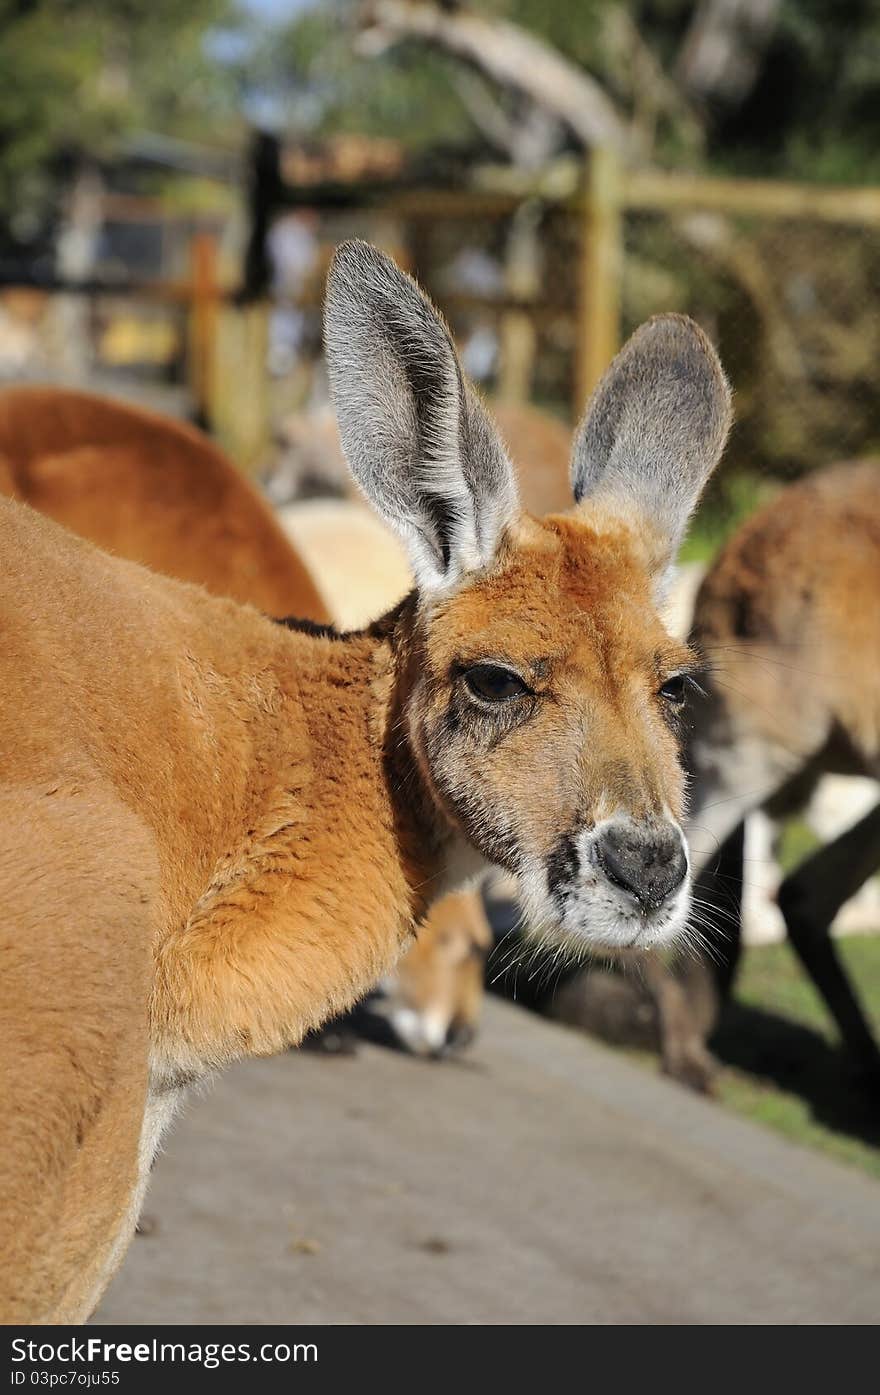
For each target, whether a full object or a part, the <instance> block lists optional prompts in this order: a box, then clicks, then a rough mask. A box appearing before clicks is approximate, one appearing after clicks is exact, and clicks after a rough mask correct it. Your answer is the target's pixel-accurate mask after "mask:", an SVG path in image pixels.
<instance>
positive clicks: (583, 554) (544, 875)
mask: <svg viewBox="0 0 880 1395" xmlns="http://www.w3.org/2000/svg"><path fill="white" fill-rule="evenodd" d="M326 341H327V348H328V361H329V366H330V374H331V382H332V384H333V388H334V394H335V399H336V405H337V410H338V413H339V422H340V434H341V438H342V442H343V446H344V448H345V451H346V455H347V457H348V460H349V463H350V465H351V467H352V470H353V471H354V473H355V475H356V477H357V478H358V480H359V482H360V484H361V486H362V487H363V489H364V490H365V492H366V493H367V494H368V495H369V497H370V498H371V499H372V501H373V503H374V504H375V505H376V506H377V508H378V509H379V511H380V512H381V513H382V514H383V515H384V516H385V517H386V518H387V520H388V521H389V522H390V523H391V524H392V526H394V527H395V528H396V529H397V531H398V532H399V533H400V535H401V536H402V537H403V539H404V541H405V543H406V544H407V547H408V551H409V556H410V561H411V564H412V567H413V571H414V574H415V577H416V582H417V597H416V605H415V607H414V610H413V615H414V619H413V621H412V625H413V634H412V636H411V655H412V661H411V663H410V677H409V680H408V681H409V691H408V693H407V694H406V697H405V703H404V725H405V727H406V730H407V732H408V736H409V740H410V744H411V746H412V749H413V751H414V752H415V755H416V758H417V760H418V762H419V765H420V767H421V770H422V774H423V777H424V780H425V783H426V785H427V786H428V788H429V790H430V791H431V793H432V795H433V797H434V800H435V802H436V804H437V806H438V810H439V811H442V813H443V814H444V815H445V816H446V818H447V819H448V820H450V821H451V822H452V823H453V825H454V826H456V827H457V828H458V829H459V830H460V831H461V832H462V833H463V834H464V835H465V837H466V838H467V839H468V841H469V842H470V843H471V844H472V845H473V846H474V847H475V848H476V849H477V850H478V851H479V852H481V853H482V854H483V855H484V856H485V857H486V858H488V859H489V860H490V861H492V862H495V863H498V864H500V865H501V866H503V867H506V868H507V869H508V870H510V871H511V872H513V873H515V875H516V876H517V877H518V879H519V882H520V887H521V890H522V893H523V897H524V900H525V902H526V907H527V910H528V912H529V915H530V917H531V920H532V922H533V925H535V924H536V925H537V926H538V927H539V928H544V929H549V930H552V931H553V933H555V934H556V935H561V936H562V937H563V938H564V939H566V940H567V941H569V942H571V943H572V944H575V945H583V944H585V943H594V944H605V945H609V946H612V947H620V946H630V945H651V944H659V943H661V942H665V941H668V940H669V939H671V938H672V937H673V936H675V935H676V934H677V933H679V932H681V931H683V930H684V928H685V924H686V919H687V914H688V857H687V850H686V846H685V842H684V838H683V835H682V832H681V828H680V825H679V820H680V818H681V816H682V812H683V808H682V806H683V794H684V782H683V776H682V773H681V769H680V766H679V761H678V743H677V738H676V718H677V717H678V715H679V714H680V712H681V708H682V706H683V700H684V693H685V689H686V685H687V674H688V670H689V669H690V668H691V667H692V664H693V659H692V656H691V654H690V653H689V651H688V650H687V649H685V648H684V647H683V646H681V645H680V644H678V643H676V642H674V641H673V640H672V639H671V638H670V637H669V635H668V634H667V633H666V632H665V630H664V629H663V627H662V625H661V623H660V620H659V618H658V615H657V610H656V605H657V602H658V599H659V597H660V596H661V595H662V592H663V588H664V584H665V580H666V578H667V575H668V570H669V567H670V564H671V562H672V559H673V557H674V553H675V551H676V549H677V546H678V543H679V541H680V539H681V536H682V533H683V531H684V528H685V526H686V523H687V519H688V516H689V514H690V512H691V510H692V508H693V506H694V504H695V502H696V500H697V498H698V496H699V493H700V490H701V488H702V485H703V483H704V481H705V479H706V478H707V477H708V475H709V473H710V471H711V470H712V468H713V466H714V464H715V463H716V461H717V459H718V458H719V456H720V453H721V450H722V448H723V444H724V440H725V437H726V433H727V429H728V425H729V417H730V398H729V390H728V388H727V384H726V381H725V379H724V375H723V373H722V371H721V368H720V365H719V363H718V360H717V357H716V355H715V353H714V351H713V349H712V348H711V346H710V345H709V343H708V341H707V340H706V339H705V338H704V336H703V335H702V333H701V332H700V331H699V329H698V328H697V327H696V325H694V324H693V323H692V322H691V321H689V320H685V319H682V318H681V317H678V316H665V317H660V318H658V319H656V320H653V321H650V322H649V323H648V324H647V325H645V326H643V327H642V329H641V330H639V331H638V332H637V333H636V334H635V335H634V336H633V338H632V339H631V340H630V341H629V343H628V344H627V345H626V347H625V348H624V349H623V350H622V352H621V353H620V354H619V355H618V357H617V359H616V360H615V362H614V363H613V364H612V366H611V368H610V369H609V371H608V373H607V374H606V376H605V378H604V379H603V381H602V382H601V383H600V385H599V387H598V389H597V391H596V393H595V395H594V398H593V400H592V402H591V403H590V406H589V408H588V411H587V414H586V416H585V418H584V421H583V423H582V425H581V427H580V430H579V432H578V435H577V438H576V441H575V446H574V453H573V459H572V470H571V473H572V487H573V494H574V505H575V506H574V508H573V509H572V511H571V512H570V513H568V514H564V515H559V516H550V517H548V518H545V519H543V520H537V519H535V518H532V517H530V516H529V515H527V514H524V513H523V512H522V511H521V510H520V509H519V506H518V502H517V492H516V482H515V478H514V475H513V470H512V467H511V465H510V462H509V460H508V459H507V456H506V454H505V451H504V448H503V446H502V444H501V442H500V439H499V437H498V435H497V432H496V431H495V429H494V427H493V425H492V423H491V421H490V420H489V418H488V416H487V415H486V413H485V411H484V410H483V408H482V407H481V406H480V404H479V403H478V402H477V400H476V398H475V397H474V395H473V392H472V391H471V389H470V388H469V386H468V384H467V383H466V382H465V380H464V378H463V375H462V371H461V368H460V366H459V364H458V360H457V358H456V355H455V351H454V348H453V345H452V342H451V339H450V336H449V333H448V330H447V329H446V327H445V326H444V324H443V322H442V321H441V320H440V319H439V317H438V316H437V314H436V312H435V311H434V310H433V308H432V307H431V306H430V305H429V304H428V302H427V301H426V300H425V298H424V297H423V296H422V294H421V292H420V291H419V290H418V288H417V287H416V286H415V284H414V283H413V282H412V281H410V280H409V278H407V277H404V276H403V275H402V273H400V272H399V271H398V270H397V268H396V267H394V266H393V264H392V263H390V262H388V261H387V259H385V258H383V257H380V255H379V254H378V253H376V252H375V251H374V250H373V249H371V248H367V247H365V246H364V245H363V244H347V245H346V246H345V247H343V248H342V249H340V251H339V253H338V254H337V258H336V262H335V263H334V268H333V270H332V271H331V276H330V280H329V287H328V300H327V320H326Z"/></svg>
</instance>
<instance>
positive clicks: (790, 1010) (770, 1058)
mask: <svg viewBox="0 0 880 1395" xmlns="http://www.w3.org/2000/svg"><path fill="white" fill-rule="evenodd" d="M837 945H838V947H839V949H840V952H841V955H842V957H843V960H844V962H845V964H846V967H847V970H848V972H849V974H850V976H851V979H852V982H853V983H854V984H855V985H856V988H857V990H858V993H859V996H860V997H861V1000H862V1003H863V1005H864V1007H865V1010H866V1011H867V1012H868V1014H869V1016H870V1017H871V1019H872V1021H873V1022H874V1024H875V1027H876V1028H878V1029H880V937H878V938H873V937H869V936H851V937H847V938H843V939H838V940H837ZM712 1045H713V1050H714V1052H715V1054H716V1055H717V1057H718V1058H719V1060H720V1061H721V1062H722V1064H723V1069H722V1072H721V1077H720V1080H719V1085H718V1099H719V1101H720V1103H721V1104H723V1105H724V1106H725V1107H726V1108H728V1109H732V1110H734V1111H735V1112H736V1113H737V1114H742V1115H744V1116H745V1117H746V1118H748V1119H754V1120H755V1121H756V1122H757V1123H760V1124H765V1125H767V1126H768V1127H769V1128H772V1129H776V1130H777V1131H778V1132H779V1133H782V1134H785V1135H786V1137H788V1138H790V1139H793V1140H794V1141H795V1142H797V1143H802V1144H806V1145H808V1146H810V1147H813V1148H818V1149H820V1150H821V1151H822V1152H824V1153H829V1154H831V1155H832V1156H833V1157H836V1158H838V1159H840V1160H841V1161H843V1162H848V1163H852V1164H854V1165H855V1166H857V1167H860V1168H863V1169H864V1170H865V1171H866V1172H869V1173H872V1174H873V1175H874V1176H875V1177H880V1114H878V1106H877V1103H876V1101H874V1102H873V1103H872V1102H871V1101H870V1100H869V1099H868V1097H867V1096H866V1094H865V1093H864V1091H863V1089H862V1087H861V1086H860V1085H859V1083H858V1081H857V1080H856V1079H855V1078H854V1076H853V1073H852V1070H851V1068H850V1066H849V1064H848V1062H847V1060H846V1057H845V1056H844V1054H843V1053H842V1051H841V1050H840V1048H839V1045H838V1037H837V1032H836V1029H835V1027H834V1024H833V1023H832V1021H831V1019H830V1018H829V1015H828V1012H827V1009H826V1008H825V1006H824V1004H823V1002H822V1000H821V999H820V997H819V995H818V993H817V992H816V990H815V989H814V988H813V986H812V984H811V982H810V981H809V979H808V978H807V977H806V974H805V973H804V972H803V970H802V969H801V967H800V965H799V963H798V961H797V960H796V959H795V956H794V954H793V952H792V950H791V949H790V948H789V946H788V945H787V944H781V945H768V946H763V947H760V948H758V947H753V948H749V949H747V950H745V952H744V953H743V957H742V963H741V969H740V974H739V978H738V981H737V986H736V994H735V998H734V1001H733V1003H732V1004H731V1006H730V1010H729V1012H728V1013H727V1015H726V1018H725V1022H724V1024H723V1026H722V1029H721V1030H720V1031H719V1033H718V1034H717V1036H716V1038H715V1040H714V1041H713V1044H712Z"/></svg>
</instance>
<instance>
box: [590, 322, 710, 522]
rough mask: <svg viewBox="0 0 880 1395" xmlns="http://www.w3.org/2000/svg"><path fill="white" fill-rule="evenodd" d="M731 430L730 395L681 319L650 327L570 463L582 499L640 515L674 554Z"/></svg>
mask: <svg viewBox="0 0 880 1395" xmlns="http://www.w3.org/2000/svg"><path fill="white" fill-rule="evenodd" d="M730 421H731V395H730V388H729V385H728V383H727V379H726V378H725V376H724V372H723V370H722V367H721V363H720V361H719V359H718V355H717V354H716V352H715V350H714V349H713V347H712V345H711V344H710V343H709V340H708V339H707V338H706V336H705V335H704V334H703V332H702V330H701V329H700V328H699V327H698V326H697V325H696V324H694V322H693V320H689V319H687V318H686V317H685V316H683V315H660V316H657V317H656V318H655V319H653V320H649V321H648V322H647V323H646V324H644V325H642V327H641V328H640V329H638V330H637V331H636V332H635V334H634V335H633V336H632V338H631V339H630V340H629V341H628V343H627V344H626V345H625V346H624V348H623V349H622V350H621V352H620V353H619V354H618V355H617V357H616V359H615V360H614V362H613V363H612V365H611V367H610V368H609V369H608V372H607V373H606V374H605V376H604V378H603V379H602V380H601V382H600V383H599V386H598V387H597V388H596V391H595V393H594V394H593V398H592V400H591V402H590V404H589V407H588V408H587V412H586V415H585V417H584V420H583V422H582V424H581V427H580V429H579V431H578V435H577V439H576V442H575V447H574V454H573V458H572V487H573V489H574V496H575V499H576V500H577V502H578V503H580V502H581V500H583V499H596V500H600V501H601V502H602V503H603V504H605V503H607V504H608V505H609V506H611V507H612V508H614V509H615V511H618V512H623V513H627V514H628V513H630V512H635V513H637V514H638V515H640V516H641V517H643V518H647V519H649V520H650V521H651V522H652V524H654V526H655V527H656V528H657V529H658V531H660V532H661V533H663V534H665V535H666V536H667V537H668V538H669V541H670V544H671V545H672V546H677V544H678V542H679V541H680V539H681V536H682V534H683V532H684V529H685V526H686V523H687V519H688V517H689V515H690V513H691V510H692V509H693V507H694V505H695V503H696V501H697V499H698V497H699V494H700V492H701V490H702V488H703V485H704V484H705V482H706V480H707V479H708V477H709V475H710V474H711V472H712V470H713V469H714V467H715V465H716V464H717V462H718V459H719V458H720V456H721V452H722V450H723V449H724V443H725V441H726V439H727V433H728V430H729V429H730Z"/></svg>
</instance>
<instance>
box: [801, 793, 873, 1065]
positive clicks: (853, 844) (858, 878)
mask: <svg viewBox="0 0 880 1395" xmlns="http://www.w3.org/2000/svg"><path fill="white" fill-rule="evenodd" d="M878 870H880V804H878V805H877V807H876V808H875V809H872V810H871V812H870V813H868V814H866V815H865V817H864V818H862V819H860V820H859V822H858V823H857V824H855V825H854V826H853V827H852V828H850V829H848V830H847V831H846V832H845V833H842V834H841V835H840V837H839V838H836V839H835V840H834V842H833V843H829V844H827V845H826V846H825V847H824V848H820V849H819V851H818V852H816V853H814V854H813V855H812V856H811V857H809V858H807V860H806V861H805V862H802V863H801V865H800V867H798V868H797V869H796V870H795V871H794V872H793V873H792V874H791V875H790V876H789V877H787V878H786V879H785V881H784V882H783V883H782V886H781V887H780V889H779V907H780V910H781V911H782V914H783V916H784V918H785V924H786V928H787V930H788V935H789V938H790V940H791V943H792V945H793V946H794V950H795V952H796V954H797V956H798V958H799V959H800V961H801V963H802V964H803V966H804V968H805V969H806V971H807V973H808V974H809V975H810V978H811V979H812V980H813V982H814V983H815V985H816V987H817V988H818V990H819V992H820V993H821V994H822V997H823V998H824V999H825V1002H826V1004H827V1006H828V1009H829V1011H830V1012H831V1015H832V1017H833V1018H834V1020H835V1022H836V1023H837V1025H838V1027H839V1029H840V1034H841V1036H842V1037H843V1040H844V1042H845V1044H846V1046H847V1048H848V1049H849V1051H850V1052H851V1053H852V1055H853V1056H854V1057H855V1059H856V1060H857V1061H858V1063H859V1064H860V1066H861V1067H862V1068H863V1069H864V1070H865V1071H866V1072H867V1073H868V1074H869V1075H870V1076H871V1078H872V1079H876V1080H877V1082H878V1084H880V1050H878V1047H877V1042H876V1040H875V1038H874V1035H873V1032H872V1030H871V1027H870V1025H869V1023H868V1020H867V1018H866V1016H865V1012H864V1009H863V1008H862V1006H861V1003H860V1002H859V999H858V996H857V994H856V992H855V990H854V988H853V986H852V984H851V983H850V981H849V977H848V976H847V973H846V970H845V969H844V967H843V965H842V963H841V961H840V957H839V955H838V953H837V950H836V948H835V945H834V942H833V940H832V939H831V935H830V933H829V932H830V926H831V922H832V921H833V920H834V917H835V916H836V914H837V912H838V911H839V910H840V907H841V906H842V905H843V904H844V902H845V901H848V900H849V898H850V896H852V895H854V894H855V892H856V891H858V889H859V887H861V886H863V885H864V883H865V882H866V881H867V879H868V877H870V876H871V875H872V874H873V873H874V872H876V871H878Z"/></svg>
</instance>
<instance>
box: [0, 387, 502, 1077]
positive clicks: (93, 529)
mask: <svg viewBox="0 0 880 1395" xmlns="http://www.w3.org/2000/svg"><path fill="white" fill-rule="evenodd" d="M0 467H2V468H0V492H3V493H7V494H11V495H12V496H13V497H17V498H19V499H22V500H24V501H25V502H27V503H30V504H31V505H33V506H34V507H35V508H38V509H39V510H40V512H42V513H45V514H48V516H49V517H50V518H54V519H55V520H56V521H57V522H59V523H63V524H64V525H65V526H66V527H69V528H71V529H72V530H73V531H74V532H77V533H79V534H80V536H81V537H85V538H89V539H91V541H92V542H96V543H98V544H99V545H101V546H103V547H106V548H107V549H108V550H110V551H112V552H115V553H117V554H119V555H120V556H123V557H128V558H130V559H131V560H132V561H139V562H144V563H146V564H148V565H151V566H153V567H154V568H155V569H156V570H159V571H162V572H164V573H165V574H166V575H168V576H175V577H178V578H179V579H180V580H181V581H195V582H200V583H201V584H202V585H204V586H205V587H206V588H207V590H209V591H210V592H211V593H212V594H213V595H217V596H231V597H233V598H234V599H235V600H239V601H244V602H250V603H252V604H253V605H256V606H257V607H258V608H260V609H266V610H268V611H269V612H270V613H271V614H272V615H295V616H298V617H300V618H302V619H305V620H312V621H315V622H318V623H327V622H330V621H333V622H335V623H336V624H337V625H338V624H340V623H341V624H342V625H343V626H344V627H346V628H349V627H351V626H352V624H353V623H360V624H365V623H367V622H368V621H369V620H372V619H375V617H376V616H377V615H380V614H382V613H384V612H385V611H387V610H390V609H391V607H392V606H393V605H394V604H396V603H397V602H398V601H399V600H401V599H402V597H403V596H404V595H405V594H406V593H407V592H408V591H409V590H411V589H412V576H411V573H410V571H409V568H408V566H407V563H406V556H405V553H404V552H403V549H402V547H400V545H399V544H398V543H397V540H396V538H395V537H394V535H393V534H391V533H390V532H389V530H388V529H387V527H386V526H385V525H384V524H382V523H381V522H380V520H379V519H378V518H377V517H376V515H375V514H374V513H372V512H370V511H369V510H367V509H366V508H365V507H362V506H355V505H353V504H350V503H347V502H345V501H340V500H325V501H314V502H313V503H311V504H306V505H301V506H299V507H298V508H297V507H294V508H293V509H292V510H291V509H288V511H287V512H288V514H289V515H290V514H295V515H296V524H295V527H294V528H293V534H292V536H293V539H294V542H293V544H291V543H290V542H289V540H288V539H289V536H290V529H289V528H287V529H285V534H284V536H279V528H278V524H277V523H276V521H275V518H274V517H273V515H272V513H271V512H270V511H269V510H268V509H267V508H266V505H265V502H264V501H263V499H262V498H261V497H260V496H259V495H258V494H257V493H256V491H255V490H254V489H253V487H252V486H251V485H250V484H249V483H248V481H247V480H246V479H245V478H244V477H243V476H242V474H241V472H240V471H239V470H237V469H236V467H235V466H234V465H233V463H232V461H231V460H229V459H227V457H226V456H225V455H224V454H223V453H222V452H221V451H220V450H218V448H217V447H216V446H215V445H214V444H213V443H212V442H211V441H210V440H209V439H208V438H207V437H206V436H204V435H203V434H202V433H201V432H200V431H196V430H193V429H192V428H190V427H186V426H183V425H181V424H180V423H178V422H175V421H173V420H169V419H168V418H166V417H162V416H159V415H157V414H155V413H153V412H148V411H143V410H142V409H139V408H136V407H132V406H130V405H127V404H125V403H120V402H115V401H112V400H109V399H106V398H101V397H96V396H94V395H92V394H90V393H85V392H77V391H72V390H70V389H67V388H58V387H40V388H37V387H12V388H8V389H7V390H6V391H4V392H3V393H0ZM303 542H304V543H305V545H306V550H305V556H303ZM355 608H357V616H356V617H355V616H354V609H355ZM488 938H489V927H488V924H487V922H486V918H485V915H484V914H483V911H482V905H481V902H480V900H479V897H478V896H477V895H476V894H475V893H463V892H462V893H459V894H458V895H457V896H455V897H452V898H450V899H449V903H448V904H447V902H446V900H445V899H444V900H443V901H440V902H438V904H437V905H436V906H435V907H434V908H433V909H432V911H431V913H430V914H429V916H428V919H427V921H426V923H425V924H424V925H423V926H420V928H419V933H418V937H417V940H416V943H415V944H414V945H413V947H412V949H411V950H409V951H408V953H407V954H406V955H404V957H403V959H402V960H401V963H400V964H399V965H398V969H397V972H396V973H395V974H394V975H392V976H389V977H388V979H387V980H386V991H385V993H384V995H383V999H382V1011H383V1016H385V1017H387V1019H388V1021H389V1023H390V1024H391V1025H392V1027H393V1030H394V1032H395V1035H396V1037H397V1039H398V1040H399V1041H400V1043H401V1044H402V1045H405V1046H406V1047H407V1048H408V1049H410V1050H416V1051H419V1052H429V1053H439V1052H442V1051H445V1050H447V1049H448V1048H449V1047H450V1046H462V1045H464V1044H466V1043H467V1042H468V1041H470V1040H471V1039H472V1038H473V1036H474V1034H475V1032H476V1028H477V1025H478V1022H479V1016H480V1000H481V994H480V992H479V991H478V989H477V988H476V987H475V980H476V978H477V975H478V970H479V964H480V962H481V960H482V959H484V958H485V954H486V952H487V948H488ZM410 958H411V959H412V963H411V964H410V963H408V961H409V959H410ZM443 1023H445V1024H446V1027H445V1030H444V1031H442V1032H441V1030H440V1028H441V1024H443ZM335 1039H336V1034H335V1033H334V1034H332V1035H331V1037H330V1038H329V1040H335Z"/></svg>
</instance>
